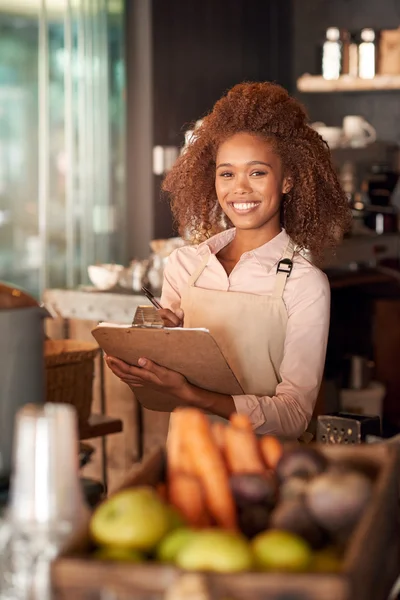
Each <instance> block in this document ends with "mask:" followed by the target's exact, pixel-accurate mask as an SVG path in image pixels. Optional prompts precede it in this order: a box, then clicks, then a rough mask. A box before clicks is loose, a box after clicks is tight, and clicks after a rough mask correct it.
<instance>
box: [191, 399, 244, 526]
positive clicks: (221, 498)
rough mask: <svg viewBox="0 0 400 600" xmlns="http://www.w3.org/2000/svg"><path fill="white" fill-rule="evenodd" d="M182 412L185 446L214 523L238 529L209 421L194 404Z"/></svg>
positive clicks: (224, 469)
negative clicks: (183, 415)
mask: <svg viewBox="0 0 400 600" xmlns="http://www.w3.org/2000/svg"><path fill="white" fill-rule="evenodd" d="M183 411H184V412H185V425H186V427H185V429H184V432H185V442H184V444H185V448H186V449H187V451H188V452H189V454H190V457H191V460H192V462H193V465H194V468H195V471H196V474H197V477H198V478H199V480H200V482H201V484H202V487H203V492H204V497H205V499H206V505H207V508H208V510H209V511H210V514H211V516H212V517H213V518H214V519H215V522H216V524H217V525H219V526H221V527H223V528H224V529H230V530H235V529H237V519H236V508H235V503H234V500H233V496H232V492H231V490H230V487H229V478H228V472H227V470H226V467H225V464H224V460H223V458H222V456H221V453H220V451H219V449H218V448H217V445H216V443H215V441H214V439H213V435H212V432H211V427H210V424H209V421H208V419H207V417H206V416H205V414H204V413H202V412H201V411H199V410H197V409H194V408H186V409H183V410H182V413H183Z"/></svg>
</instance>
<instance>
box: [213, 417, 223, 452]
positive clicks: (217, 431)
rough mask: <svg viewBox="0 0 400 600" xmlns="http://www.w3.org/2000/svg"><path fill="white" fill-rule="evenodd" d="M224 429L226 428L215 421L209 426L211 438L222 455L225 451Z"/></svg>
mask: <svg viewBox="0 0 400 600" xmlns="http://www.w3.org/2000/svg"><path fill="white" fill-rule="evenodd" d="M225 429H226V426H225V425H223V424H222V423H220V422H219V421H216V422H215V423H212V425H211V432H212V436H213V438H214V441H215V443H216V445H217V447H218V448H219V450H220V452H221V453H222V455H223V454H224V451H225Z"/></svg>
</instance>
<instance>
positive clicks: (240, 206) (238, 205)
mask: <svg viewBox="0 0 400 600" xmlns="http://www.w3.org/2000/svg"><path fill="white" fill-rule="evenodd" d="M259 204H260V203H259V202H233V203H232V206H233V208H234V209H235V210H243V211H245V210H251V209H252V208H255V207H256V206H258V205H259Z"/></svg>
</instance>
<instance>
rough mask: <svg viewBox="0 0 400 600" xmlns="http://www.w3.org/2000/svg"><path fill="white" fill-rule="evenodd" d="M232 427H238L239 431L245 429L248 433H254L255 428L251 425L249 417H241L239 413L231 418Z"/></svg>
mask: <svg viewBox="0 0 400 600" xmlns="http://www.w3.org/2000/svg"><path fill="white" fill-rule="evenodd" d="M230 422H231V425H232V426H233V427H238V428H239V429H245V430H246V431H250V432H251V433H252V432H253V427H252V425H251V422H250V419H249V417H247V416H246V415H241V414H239V413H233V414H232V415H231V418H230Z"/></svg>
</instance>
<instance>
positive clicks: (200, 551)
mask: <svg viewBox="0 0 400 600" xmlns="http://www.w3.org/2000/svg"><path fill="white" fill-rule="evenodd" d="M175 562H176V564H177V565H178V567H180V568H181V569H187V570H189V571H196V570H198V571H215V572H217V573H235V572H239V571H248V570H249V569H251V567H252V565H253V555H252V552H251V549H250V546H249V543H248V542H247V540H246V538H244V537H243V536H242V535H240V534H235V533H231V532H228V531H223V530H219V529H205V530H203V531H198V532H195V533H194V535H193V537H192V539H191V540H189V541H188V542H187V543H186V544H184V546H183V547H182V548H181V549H180V551H179V552H178V554H177V556H176V561H175Z"/></svg>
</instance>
